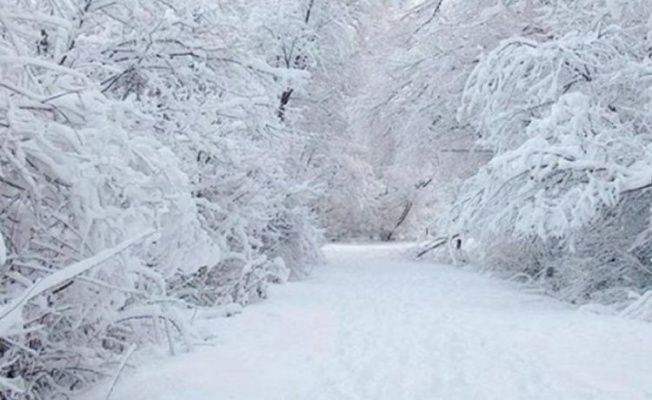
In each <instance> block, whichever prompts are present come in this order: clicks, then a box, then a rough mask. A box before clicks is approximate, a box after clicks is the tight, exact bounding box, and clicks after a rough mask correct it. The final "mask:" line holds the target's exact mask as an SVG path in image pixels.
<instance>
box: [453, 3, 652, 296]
mask: <svg viewBox="0 0 652 400" xmlns="http://www.w3.org/2000/svg"><path fill="white" fill-rule="evenodd" d="M651 12H652V9H651V7H650V6H649V4H647V3H645V4H644V3H638V6H637V7H634V6H633V4H632V2H618V1H605V2H592V1H584V2H571V1H560V2H556V3H555V5H554V6H553V5H549V4H547V3H545V2H541V4H539V5H538V7H536V8H535V9H534V11H533V13H534V14H535V15H537V19H536V21H538V26H539V27H540V29H539V32H541V35H540V36H539V37H534V38H533V37H529V38H526V37H523V36H514V37H512V38H509V39H506V40H505V41H503V42H502V43H501V44H500V45H499V46H497V47H496V48H494V49H492V50H491V51H490V52H488V53H487V54H486V55H484V56H483V57H482V59H481V60H480V62H479V64H478V65H477V66H476V67H475V69H474V71H473V73H472V75H471V76H470V78H469V79H468V81H467V84H466V89H465V95H464V105H463V107H462V109H461V110H460V119H461V120H462V121H467V122H469V123H470V124H472V126H473V127H474V129H475V130H476V133H477V135H478V137H479V138H480V139H479V143H480V144H481V145H482V146H484V147H487V148H490V149H492V150H493V151H495V153H496V155H495V157H494V158H493V159H492V160H491V161H490V162H489V163H488V164H487V166H485V167H483V168H482V169H481V171H480V172H479V173H478V174H477V175H476V176H475V177H473V178H472V179H470V180H469V181H468V182H467V183H466V184H465V187H464V188H463V191H462V194H461V196H460V198H459V199H458V201H457V204H456V207H455V212H454V218H455V219H456V221H457V225H456V226H457V228H456V230H459V231H468V232H470V233H471V234H472V235H473V236H475V237H476V238H480V240H481V241H484V242H485V245H487V244H488V243H489V242H491V243H493V244H495V241H496V240H498V241H503V242H509V241H513V243H514V246H516V247H519V246H522V243H523V241H525V242H529V243H539V244H538V245H537V247H539V248H543V249H544V251H543V253H541V252H534V253H533V255H532V256H531V261H530V262H529V264H530V265H532V264H536V265H538V267H537V268H535V270H536V271H535V275H537V276H540V274H542V273H543V272H542V271H546V272H545V273H546V274H549V275H560V274H561V275H564V274H565V275H566V276H572V275H573V274H574V273H576V272H577V271H576V270H575V268H582V270H583V271H588V272H584V273H586V274H587V276H588V277H589V278H586V279H589V280H593V281H598V282H601V283H600V284H599V285H597V284H596V285H593V284H592V285H584V284H579V286H582V288H581V289H577V291H576V292H574V293H572V294H569V296H571V295H572V296H578V295H588V294H590V293H592V292H595V291H596V290H597V289H600V290H603V289H609V288H611V287H613V286H640V285H641V284H642V283H643V281H642V280H641V279H642V278H641V276H640V274H641V270H648V271H649V269H648V266H647V265H648V264H649V259H645V257H641V258H637V257H636V256H634V253H636V252H638V250H635V249H638V248H639V246H641V244H642V243H649V242H648V230H649V226H646V227H643V226H641V225H640V224H627V223H625V221H628V220H630V219H631V218H632V215H639V216H640V215H641V213H644V214H646V215H645V220H646V221H648V222H647V223H646V224H648V223H649V217H650V215H649V210H647V212H645V211H644V210H645V208H646V206H645V205H644V204H645V202H644V201H643V202H641V201H642V199H646V198H647V196H646V195H645V194H646V193H647V191H648V189H649V188H650V187H652V175H651V174H650V172H649V171H650V170H651V168H652V165H651V164H650V163H651V161H650V160H652V154H650V151H651V149H652V147H650V146H651V142H650V138H651V136H650V126H651V123H652V120H651V119H650V113H649V109H650V105H651V104H652V103H651V100H652V97H651V94H650V91H649V86H650V78H649V76H650V72H652V69H651V68H652V62H651V60H650V53H649V40H650V38H649V26H648V21H649V18H650V15H651V14H650V13H651ZM647 208H649V207H647ZM596 232H600V234H599V235H596ZM496 238H498V239H496ZM627 242H629V243H630V245H631V246H632V247H629V248H628V247H627V246H625V245H624V243H627ZM619 243H621V244H619ZM634 243H636V245H634ZM598 249H599V250H600V251H598ZM624 258H628V259H629V260H630V261H631V260H634V259H638V261H636V262H631V263H620V264H618V263H619V262H620V261H618V260H623V259H624ZM559 260H564V263H561V262H559ZM527 264H528V263H524V264H523V265H522V266H521V267H515V268H529V266H528V265H527ZM616 264H618V266H617V265H616ZM582 265H585V266H588V267H581V266H582ZM643 275H646V274H643ZM650 275H651V274H649V273H647V278H646V279H647V280H648V281H649V279H651V278H652V277H651V276H650ZM616 277H617V279H616ZM586 279H585V280H586ZM561 281H562V282H563V284H569V282H574V281H576V279H575V278H567V279H566V280H564V279H562V280H561ZM558 286H559V284H557V289H559V287H558Z"/></svg>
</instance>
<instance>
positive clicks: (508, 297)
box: [81, 245, 652, 400]
mask: <svg viewBox="0 0 652 400" xmlns="http://www.w3.org/2000/svg"><path fill="white" fill-rule="evenodd" d="M400 249H401V247H400V246H399V247H396V246H357V245H355V246H354V245H349V246H344V245H338V246H330V247H328V248H327V249H326V253H327V256H328V258H329V264H328V265H327V266H324V267H320V268H318V269H317V270H316V271H315V272H314V275H313V277H312V278H311V279H310V280H308V281H305V282H300V283H292V284H288V285H285V286H281V287H276V288H274V289H273V291H272V295H271V298H270V299H269V300H268V301H266V302H264V303H261V304H256V305H253V306H251V307H249V308H247V309H246V310H245V312H244V313H243V314H241V315H238V316H235V317H233V318H219V319H214V320H210V321H204V322H203V323H205V324H206V325H205V326H202V327H201V329H203V330H204V331H206V332H213V333H214V334H215V335H216V339H215V341H214V345H213V346H206V347H197V348H195V350H194V351H193V352H191V353H187V354H182V355H178V356H175V357H170V358H161V359H158V360H157V361H155V362H149V363H145V364H143V365H139V366H138V368H136V369H131V368H130V367H128V368H127V369H125V371H124V372H123V374H122V376H121V377H120V380H119V381H118V384H117V386H116V388H115V391H114V392H113V394H112V396H111V399H114V400H122V399H124V400H181V399H183V400H223V399H224V400H225V399H237V400H277V399H284V400H300V399H301V400H304V399H305V400H327V399H328V400H375V399H378V400H380V399H387V400H411V399H424V400H437V399H442V400H472V399H478V400H493V399H495V400H536V399H546V400H548V399H550V400H576V399H582V400H589V399H591V400H639V399H641V400H643V399H646V400H650V399H652V324H646V323H643V322H639V321H633V320H626V319H622V318H619V317H614V316H605V315H597V314H591V313H589V312H584V311H580V310H577V309H575V308H573V307H571V306H569V305H565V304H561V303H558V302H556V301H554V300H552V299H549V298H545V297H541V296H536V295H531V294H526V293H523V292H522V291H520V290H519V289H518V288H516V287H514V286H512V285H511V284H509V283H506V282H502V281H497V280H492V279H489V278H486V277H483V276H480V275H478V274H475V273H473V272H468V271H463V270H460V269H456V268H453V267H450V266H442V265H430V264H424V263H410V262H405V261H403V260H401V259H400V258H399V257H398V256H397V253H398V251H399V250H400ZM107 386H108V382H105V383H103V384H100V385H98V386H97V387H95V388H94V389H93V390H92V391H90V392H87V393H85V394H83V395H82V396H81V399H89V400H100V399H102V400H104V399H105V398H106V392H107Z"/></svg>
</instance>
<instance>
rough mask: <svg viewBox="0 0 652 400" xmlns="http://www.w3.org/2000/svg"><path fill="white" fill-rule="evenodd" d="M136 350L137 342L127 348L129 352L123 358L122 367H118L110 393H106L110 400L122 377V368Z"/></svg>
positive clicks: (107, 399) (107, 398)
mask: <svg viewBox="0 0 652 400" xmlns="http://www.w3.org/2000/svg"><path fill="white" fill-rule="evenodd" d="M135 350H136V345H135V344H132V345H131V346H129V349H128V350H127V354H125V356H124V358H123V359H122V362H121V363H120V367H119V368H118V371H117V372H116V374H115V377H113V382H111V387H110V388H109V393H107V394H106V400H110V398H111V394H113V390H114V389H115V385H116V383H118V379H119V378H120V374H121V373H122V370H123V369H125V366H126V365H127V362H128V361H129V359H130V358H131V355H132V354H133V353H134V351H135Z"/></svg>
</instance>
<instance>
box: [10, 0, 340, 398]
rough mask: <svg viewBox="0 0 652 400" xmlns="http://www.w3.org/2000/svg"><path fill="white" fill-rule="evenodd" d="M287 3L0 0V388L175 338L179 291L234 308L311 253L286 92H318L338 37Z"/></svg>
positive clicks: (56, 386) (101, 370)
mask: <svg viewBox="0 0 652 400" xmlns="http://www.w3.org/2000/svg"><path fill="white" fill-rule="evenodd" d="M306 7H307V6H306V2H300V1H293V0H286V1H279V2H276V3H275V4H261V3H260V2H241V1H232V2H229V1H227V2H217V3H215V2H193V3H192V4H189V3H188V2H185V1H181V0H173V1H167V2H149V1H122V0H120V1H115V2H110V3H106V2H100V1H94V0H83V1H82V0H80V1H22V0H21V1H16V2H10V3H7V4H5V3H3V4H2V5H0V232H1V236H0V242H1V243H2V246H1V247H0V288H1V289H0V376H2V378H1V379H0V397H2V398H7V399H14V398H15V399H19V398H20V399H24V398H27V399H45V398H53V396H56V395H57V394H61V395H64V396H65V394H66V393H68V392H69V391H71V390H74V389H78V388H80V387H83V386H84V385H86V384H87V383H88V382H91V381H93V380H94V379H96V378H97V377H100V376H102V375H104V374H105V373H107V372H108V371H110V369H111V368H112V365H113V363H114V362H115V361H116V359H119V358H120V357H121V354H122V353H124V352H125V351H127V350H128V349H129V348H131V345H132V344H134V343H136V344H141V343H144V342H148V341H165V342H167V343H168V345H169V347H170V350H171V351H172V352H174V351H175V348H176V346H177V345H178V342H179V341H180V340H181V341H182V342H183V341H186V337H187V332H186V329H185V327H184V324H183V320H182V319H180V318H178V317H177V316H176V313H175V309H177V308H178V307H179V306H182V307H196V306H216V305H221V304H232V303H238V304H241V305H245V304H246V303H248V302H249V301H252V300H256V299H258V298H264V297H265V296H266V288H267V285H268V283H269V282H282V281H285V280H286V279H289V278H300V277H302V276H304V275H305V274H306V272H307V268H308V267H309V266H310V265H312V264H313V263H315V262H316V261H317V260H318V258H319V254H318V246H319V240H320V232H319V230H318V229H317V227H316V222H315V217H314V215H313V211H312V210H311V203H313V202H314V199H315V197H316V196H317V195H318V194H319V190H318V187H317V186H316V184H315V179H314V174H313V173H311V172H310V164H309V162H307V161H306V157H305V155H306V154H307V153H308V152H309V150H310V148H312V147H314V146H315V145H314V143H313V140H312V136H313V135H311V133H312V132H311V131H309V130H307V129H306V125H305V124H303V123H302V118H304V117H306V118H307V117H308V116H309V113H310V109H309V108H307V107H301V106H298V104H297V105H296V106H295V103H294V102H293V101H292V100H293V98H292V97H291V96H288V95H287V93H288V92H290V93H291V94H292V93H294V94H301V96H302V97H303V99H304V101H309V100H310V98H311V96H317V95H318V94H319V92H318V91H316V90H314V91H313V90H311V85H312V84H313V82H318V79H317V77H318V76H319V73H320V72H319V71H320V70H328V69H329V65H327V64H328V63H329V62H335V61H337V58H335V59H333V58H332V57H331V56H329V57H331V58H328V57H326V56H325V54H326V51H324V50H323V49H325V48H328V46H331V47H333V46H339V45H337V43H336V44H333V43H329V41H331V40H336V39H337V40H340V41H341V42H340V44H342V46H344V44H345V43H344V42H345V41H346V40H347V38H348V37H347V36H346V35H340V36H336V35H335V34H336V32H339V30H337V29H330V30H329V29H327V28H323V29H322V28H319V27H321V26H325V25H326V22H325V21H335V22H334V25H336V26H344V25H345V24H346V22H345V21H342V20H341V18H349V15H348V14H342V13H339V14H338V13H335V11H338V12H339V9H338V8H337V7H335V6H331V7H330V8H329V7H325V6H322V5H320V6H319V7H317V6H313V2H310V4H309V7H308V8H306ZM308 12H310V13H311V14H310V15H311V18H308V17H307V15H308ZM351 12H352V11H351ZM328 13H332V14H328ZM313 20H314V21H322V22H321V24H322V25H316V27H315V26H312V25H309V23H310V22H311V21H313ZM318 28H319V29H318ZM322 32H330V33H328V35H327V34H326V33H322ZM288 46H290V47H292V48H291V50H292V51H294V53H293V54H292V55H288V58H287V61H288V62H287V63H286V62H284V63H280V62H279V58H278V55H279V54H283V52H287V51H288V49H289V47H288ZM342 46H340V47H342ZM279 51H280V53H279ZM315 98H316V97H315ZM301 171H304V172H301ZM5 246H6V249H5ZM186 342H187V341H186Z"/></svg>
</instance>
